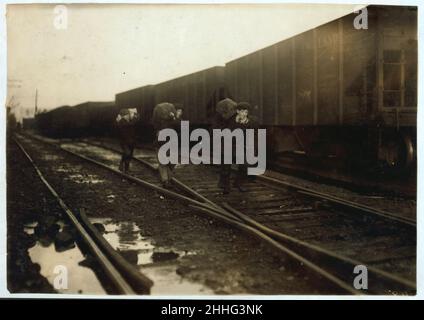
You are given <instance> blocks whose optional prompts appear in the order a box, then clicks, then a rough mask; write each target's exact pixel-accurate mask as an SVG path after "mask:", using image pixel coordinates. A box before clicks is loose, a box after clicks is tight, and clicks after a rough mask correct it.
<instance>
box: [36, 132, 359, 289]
mask: <svg viewBox="0 0 424 320" xmlns="http://www.w3.org/2000/svg"><path fill="white" fill-rule="evenodd" d="M34 138H35V139H36V140H39V141H40V142H42V143H45V144H48V145H51V146H54V147H56V148H58V149H60V150H62V151H65V152H67V153H69V154H71V155H73V156H76V157H78V158H81V159H83V160H86V161H88V162H91V163H94V164H96V165H98V166H100V167H102V168H105V169H107V170H109V171H112V172H114V173H116V174H118V175H120V176H123V177H125V178H127V179H128V180H130V181H134V182H136V183H138V184H141V185H143V186H146V187H149V188H152V189H154V190H157V191H159V192H161V191H163V192H164V194H167V195H170V196H173V197H176V198H179V199H181V200H183V201H186V202H188V204H189V206H190V207H193V208H196V209H197V210H200V211H202V212H204V213H207V214H208V215H210V216H213V217H215V218H217V219H219V220H221V221H225V222H227V223H229V224H231V225H233V226H236V227H237V228H239V229H243V230H245V231H248V232H249V233H250V234H254V235H255V236H257V237H259V238H261V239H262V240H263V241H265V242H267V243H269V244H270V245H271V246H273V247H274V248H277V249H278V250H279V251H280V252H284V253H286V254H288V255H289V256H290V257H292V258H294V259H296V260H298V261H299V262H300V263H302V264H304V265H305V266H306V267H307V268H309V269H310V270H312V271H313V272H316V273H318V275H319V276H322V277H324V278H326V279H327V280H329V281H330V282H332V283H333V284H334V285H336V286H338V287H339V288H341V289H342V290H344V291H346V292H348V293H350V294H354V295H357V294H363V293H362V292H361V293H360V292H359V291H357V290H355V289H354V288H353V287H352V286H351V285H349V284H347V283H345V282H343V281H342V280H340V279H338V278H337V277H335V276H333V275H331V274H330V273H329V272H327V271H325V270H323V269H322V268H320V267H319V266H318V265H316V264H314V263H312V262H310V261H309V260H307V259H305V258H304V257H302V256H300V255H299V254H297V253H295V252H293V251H292V250H290V249H288V248H287V247H285V246H284V245H282V244H281V243H279V242H277V241H276V240H274V239H272V238H271V237H269V236H267V235H266V234H264V233H262V232H261V231H259V230H255V229H254V228H253V227H251V226H249V225H247V224H245V223H243V222H242V221H241V219H239V218H238V217H237V216H235V215H233V214H231V213H229V212H227V211H224V210H223V209H222V210H218V208H220V207H218V208H217V207H216V206H213V207H212V206H209V205H207V204H204V203H202V202H198V201H196V200H193V199H190V198H187V197H185V196H182V195H179V194H176V193H174V192H172V191H169V190H166V189H163V188H161V187H158V186H156V185H154V184H151V183H149V182H147V181H144V180H142V179H139V178H135V177H133V176H131V175H128V174H125V173H123V172H121V171H119V170H116V169H114V168H111V167H109V166H107V165H105V164H103V163H101V162H98V161H96V160H93V159H91V158H89V157H86V156H83V155H80V154H78V153H76V152H73V151H71V150H67V149H66V148H63V147H61V146H60V145H58V144H56V143H52V142H50V141H46V140H44V139H42V138H39V137H36V136H35V137H34ZM150 167H151V168H152V169H153V166H150ZM193 192H195V191H193Z"/></svg>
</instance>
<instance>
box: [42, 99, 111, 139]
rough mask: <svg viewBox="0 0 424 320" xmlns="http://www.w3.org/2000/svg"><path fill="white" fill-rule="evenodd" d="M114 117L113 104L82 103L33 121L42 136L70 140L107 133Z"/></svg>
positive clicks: (63, 107) (65, 107)
mask: <svg viewBox="0 0 424 320" xmlns="http://www.w3.org/2000/svg"><path fill="white" fill-rule="evenodd" d="M116 115H117V109H116V108H115V103H114V102H84V103H81V104H79V105H76V106H73V107H71V106H62V107H58V108H56V109H53V110H51V111H48V112H44V113H40V114H37V115H36V116H35V121H36V126H37V129H38V130H39V131H40V132H41V133H42V134H44V135H48V136H52V137H57V138H72V137H79V136H89V135H102V134H107V133H109V132H110V130H111V128H112V127H113V121H114V120H115V117H116Z"/></svg>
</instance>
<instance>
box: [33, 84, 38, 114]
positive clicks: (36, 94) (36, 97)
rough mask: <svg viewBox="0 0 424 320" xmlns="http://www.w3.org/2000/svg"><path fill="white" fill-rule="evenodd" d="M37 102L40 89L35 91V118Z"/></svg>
mask: <svg viewBox="0 0 424 320" xmlns="http://www.w3.org/2000/svg"><path fill="white" fill-rule="evenodd" d="M37 100H38V89H35V111H34V117H35V116H36V115H37Z"/></svg>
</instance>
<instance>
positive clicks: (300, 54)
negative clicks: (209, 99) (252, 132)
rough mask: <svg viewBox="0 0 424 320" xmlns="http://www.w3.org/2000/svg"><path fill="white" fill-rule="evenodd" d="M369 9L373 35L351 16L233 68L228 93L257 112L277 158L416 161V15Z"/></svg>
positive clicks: (254, 55) (248, 57) (237, 62)
mask: <svg viewBox="0 0 424 320" xmlns="http://www.w3.org/2000/svg"><path fill="white" fill-rule="evenodd" d="M366 10H367V18H368V21H367V22H368V25H367V28H360V29H357V28H355V26H354V20H355V18H357V17H358V14H356V13H354V14H349V15H347V16H344V17H342V18H340V19H337V20H335V21H332V22H329V23H326V24H324V25H322V26H319V27H317V28H314V29H312V30H308V31H306V32H303V33H301V34H299V35H296V36H294V37H292V38H289V39H286V40H284V41H281V42H279V43H277V44H275V45H272V46H269V47H267V48H264V49H262V50H259V51H256V52H254V53H251V54H249V55H246V56H244V57H241V58H239V59H236V60H234V61H231V62H229V63H227V64H226V67H225V78H226V84H227V86H228V89H229V91H230V92H231V94H232V95H233V96H234V98H235V99H236V100H237V101H248V102H250V103H251V104H252V105H253V106H254V110H253V112H254V113H256V116H258V118H259V119H260V120H261V123H262V124H263V125H264V126H266V127H268V128H269V130H268V131H269V132H270V135H269V139H270V140H271V141H272V145H271V147H272V148H273V150H274V151H275V152H277V153H278V152H283V151H287V150H294V149H298V150H299V149H302V150H303V151H305V152H306V153H307V154H320V155H327V156H328V155H331V154H337V155H343V156H345V157H348V158H349V157H354V155H355V154H357V153H358V152H359V153H360V154H361V158H365V157H363V155H365V154H367V156H368V157H366V158H367V159H372V160H371V161H373V160H375V159H380V160H383V161H385V162H386V163H388V164H389V165H391V166H409V165H411V164H412V163H413V162H414V159H415V149H416V148H415V146H416V112H417V10H416V8H415V7H397V6H369V7H367V9H366ZM362 22H363V21H362Z"/></svg>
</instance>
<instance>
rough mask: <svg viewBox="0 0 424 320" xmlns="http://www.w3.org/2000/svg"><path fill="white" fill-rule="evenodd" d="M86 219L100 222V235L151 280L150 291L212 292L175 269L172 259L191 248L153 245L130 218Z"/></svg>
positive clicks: (168, 292)
mask: <svg viewBox="0 0 424 320" xmlns="http://www.w3.org/2000/svg"><path fill="white" fill-rule="evenodd" d="M90 221H91V223H101V224H102V225H103V226H104V228H105V232H104V233H103V237H104V238H105V239H106V240H107V241H108V242H109V244H110V245H111V246H112V247H113V248H114V249H115V250H118V251H120V252H121V254H122V255H123V256H124V257H125V258H126V259H127V260H129V262H131V263H132V264H136V265H137V266H138V267H139V270H140V272H142V273H144V274H145V275H146V276H147V277H149V278H150V279H152V280H153V282H154V285H153V287H152V290H151V294H153V295H171V294H187V295H190V294H198V295H199V294H213V291H212V290H210V289H209V288H207V287H205V286H203V285H201V284H198V283H194V282H191V281H188V280H185V279H183V278H182V277H181V276H180V275H178V274H177V273H176V269H177V267H178V264H177V263H175V261H176V260H177V259H178V258H180V257H182V256H185V255H193V254H196V253H195V252H191V251H190V252H181V251H178V250H175V249H173V248H161V247H157V246H156V245H155V244H154V241H153V240H152V239H150V238H147V237H143V236H142V235H141V232H140V228H139V227H138V226H137V225H136V224H135V223H133V222H128V221H119V222H117V221H114V220H112V219H107V218H92V219H90Z"/></svg>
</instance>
